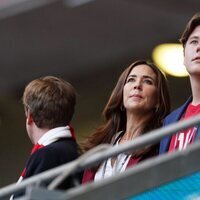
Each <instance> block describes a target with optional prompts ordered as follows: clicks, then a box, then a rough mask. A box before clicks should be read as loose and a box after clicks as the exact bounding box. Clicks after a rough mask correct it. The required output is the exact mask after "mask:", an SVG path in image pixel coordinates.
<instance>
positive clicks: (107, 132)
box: [82, 60, 170, 152]
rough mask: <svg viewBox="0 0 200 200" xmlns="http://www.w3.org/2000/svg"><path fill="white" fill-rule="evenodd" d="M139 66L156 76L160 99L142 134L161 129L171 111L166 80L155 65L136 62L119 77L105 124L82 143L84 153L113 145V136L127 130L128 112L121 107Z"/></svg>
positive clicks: (107, 110) (140, 61) (109, 103)
mask: <svg viewBox="0 0 200 200" xmlns="http://www.w3.org/2000/svg"><path fill="white" fill-rule="evenodd" d="M138 65H147V66H149V67H150V68H151V69H152V70H153V71H154V73H155V74H156V77H157V99H158V101H157V102H158V108H157V109H156V110H155V111H153V113H152V115H151V118H150V119H148V121H145V124H143V128H142V130H141V131H142V132H141V134H143V133H145V132H147V131H150V130H152V129H156V128H159V127H160V126H161V125H162V122H163V119H164V117H165V116H166V115H167V114H168V113H169V111H170V96H169V90H168V85H167V81H166V78H165V76H164V74H163V73H162V72H161V71H160V70H159V69H158V68H157V67H156V66H155V65H154V64H153V63H149V62H147V61H143V60H139V61H136V62H134V63H132V64H131V65H130V66H129V67H127V68H126V69H125V70H124V71H123V73H122V74H121V76H120V77H119V79H118V81H117V84H116V86H115V88H114V90H113V91H112V93H111V96H110V98H109V100H108V103H107V104H106V106H105V108H104V111H103V113H102V115H103V117H104V120H105V123H104V124H103V125H102V126H100V127H99V128H97V130H96V131H95V132H94V133H92V134H91V135H89V136H88V137H87V138H86V140H85V141H84V142H83V143H82V150H83V152H86V151H88V150H90V149H92V148H93V147H95V146H97V145H99V144H103V143H111V140H112V138H113V136H114V135H115V134H116V133H117V132H119V131H122V130H124V131H125V130H126V112H125V111H124V110H123V109H121V106H122V105H123V88H124V85H125V82H126V79H127V77H128V75H129V73H130V72H131V70H132V69H133V68H134V67H136V66H138ZM145 152H146V151H145Z"/></svg>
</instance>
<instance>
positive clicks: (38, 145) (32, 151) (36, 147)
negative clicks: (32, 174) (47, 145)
mask: <svg viewBox="0 0 200 200" xmlns="http://www.w3.org/2000/svg"><path fill="white" fill-rule="evenodd" d="M42 147H44V146H43V145H40V144H38V143H37V144H35V145H34V147H33V148H32V150H31V154H33V153H34V152H36V151H37V150H38V149H41V148H42Z"/></svg>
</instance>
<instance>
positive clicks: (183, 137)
mask: <svg viewBox="0 0 200 200" xmlns="http://www.w3.org/2000/svg"><path fill="white" fill-rule="evenodd" d="M199 113H200V104H199V105H196V106H194V105H192V104H189V106H188V107H187V110H186V112H185V114H184V115H183V117H182V118H181V120H184V119H187V118H190V117H192V116H194V115H197V114H199ZM196 131H197V128H196V127H190V128H188V129H186V130H183V131H180V132H178V133H176V134H175V135H173V136H172V138H171V142H170V146H169V152H172V151H174V150H175V149H179V150H182V149H185V148H186V147H187V145H188V144H191V143H193V142H194V139H195V136H196Z"/></svg>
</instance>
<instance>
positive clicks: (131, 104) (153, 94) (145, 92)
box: [123, 64, 157, 114]
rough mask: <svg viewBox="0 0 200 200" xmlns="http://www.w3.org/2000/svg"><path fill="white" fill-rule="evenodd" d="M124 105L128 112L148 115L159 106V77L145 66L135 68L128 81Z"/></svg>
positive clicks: (124, 93) (125, 86) (124, 90)
mask: <svg viewBox="0 0 200 200" xmlns="http://www.w3.org/2000/svg"><path fill="white" fill-rule="evenodd" d="M123 104H124V107H125V109H126V111H127V112H137V113H140V114H142V113H147V112H151V111H152V110H153V109H155V107H156V106H157V77H156V74H155V73H154V71H153V70H152V69H151V68H150V67H149V66H148V65H145V64H142V65H137V66H135V67H134V68H133V69H132V70H131V72H130V74H129V75H128V77H127V79H126V83H125V85H124V89H123Z"/></svg>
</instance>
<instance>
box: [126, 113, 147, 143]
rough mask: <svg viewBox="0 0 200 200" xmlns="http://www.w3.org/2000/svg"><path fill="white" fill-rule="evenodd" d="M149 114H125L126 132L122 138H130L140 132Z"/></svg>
mask: <svg viewBox="0 0 200 200" xmlns="http://www.w3.org/2000/svg"><path fill="white" fill-rule="evenodd" d="M148 118H149V115H148V114H146V115H127V123H126V132H125V134H124V135H123V137H122V139H124V140H132V139H133V138H135V137H137V136H138V135H140V134H141V131H142V129H143V126H144V123H145V122H146V121H147V120H148Z"/></svg>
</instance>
